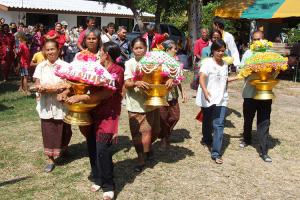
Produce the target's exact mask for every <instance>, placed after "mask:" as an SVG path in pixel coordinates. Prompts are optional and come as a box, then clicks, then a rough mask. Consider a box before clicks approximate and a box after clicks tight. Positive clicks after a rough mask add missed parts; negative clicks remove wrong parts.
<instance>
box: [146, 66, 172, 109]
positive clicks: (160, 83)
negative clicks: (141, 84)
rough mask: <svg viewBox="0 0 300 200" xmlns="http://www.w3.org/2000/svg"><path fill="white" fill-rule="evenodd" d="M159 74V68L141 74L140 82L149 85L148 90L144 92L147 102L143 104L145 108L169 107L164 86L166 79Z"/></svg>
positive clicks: (160, 70)
mask: <svg viewBox="0 0 300 200" xmlns="http://www.w3.org/2000/svg"><path fill="white" fill-rule="evenodd" d="M161 74H162V67H161V66H159V67H157V68H156V69H155V70H153V71H152V72H151V73H144V74H143V77H142V80H143V81H145V82H147V83H149V84H150V88H149V89H148V90H144V92H145V93H146V94H147V100H146V102H145V105H147V106H154V107H160V106H168V105H169V104H168V102H167V100H166V96H167V94H168V92H169V90H168V89H167V87H166V86H165V83H166V81H167V80H168V77H165V76H162V75H161Z"/></svg>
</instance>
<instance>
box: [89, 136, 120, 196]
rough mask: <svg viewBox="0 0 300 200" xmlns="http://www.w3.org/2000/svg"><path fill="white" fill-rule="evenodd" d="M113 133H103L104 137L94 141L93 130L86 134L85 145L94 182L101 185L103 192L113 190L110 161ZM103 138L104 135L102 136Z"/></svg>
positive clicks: (111, 164) (111, 163)
mask: <svg viewBox="0 0 300 200" xmlns="http://www.w3.org/2000/svg"><path fill="white" fill-rule="evenodd" d="M112 136H113V134H107V135H105V139H103V140H101V141H99V142H98V141H97V142H96V134H95V131H91V132H90V133H89V134H88V136H87V146H88V153H89V158H90V164H91V168H92V176H93V180H94V182H95V184H97V185H99V186H101V188H102V190H103V192H108V191H114V188H115V183H114V180H113V162H112V141H111V138H112ZM103 138H104V137H103Z"/></svg>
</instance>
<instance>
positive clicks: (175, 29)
mask: <svg viewBox="0 0 300 200" xmlns="http://www.w3.org/2000/svg"><path fill="white" fill-rule="evenodd" d="M169 28H170V32H171V35H175V36H179V37H180V36H181V32H180V31H179V30H178V29H177V28H175V27H174V26H169Z"/></svg>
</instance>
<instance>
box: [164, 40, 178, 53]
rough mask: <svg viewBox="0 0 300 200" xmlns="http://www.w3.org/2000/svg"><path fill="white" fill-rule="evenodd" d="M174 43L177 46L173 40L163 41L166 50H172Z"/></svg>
mask: <svg viewBox="0 0 300 200" xmlns="http://www.w3.org/2000/svg"><path fill="white" fill-rule="evenodd" d="M173 45H174V46H175V47H176V43H175V42H174V41H173V40H166V41H164V42H163V43H162V46H163V47H164V50H165V51H167V50H170V49H171V48H172V47H173Z"/></svg>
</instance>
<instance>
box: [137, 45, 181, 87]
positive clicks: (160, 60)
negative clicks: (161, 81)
mask: <svg viewBox="0 0 300 200" xmlns="http://www.w3.org/2000/svg"><path fill="white" fill-rule="evenodd" d="M160 66H161V67H162V72H161V76H163V77H170V78H172V79H174V82H175V83H180V82H181V81H182V80H183V79H184V77H183V72H182V70H183V65H182V64H181V63H180V62H178V61H177V60H176V59H175V58H173V57H172V56H170V55H169V54H167V53H166V52H164V51H160V50H156V51H152V52H147V53H146V55H145V56H144V57H143V58H142V59H141V60H140V62H139V64H138V67H137V68H136V71H135V73H134V75H135V77H134V79H135V80H137V79H141V77H142V76H143V74H144V73H146V74H150V73H152V72H153V71H155V70H156V69H157V68H158V67H160Z"/></svg>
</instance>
